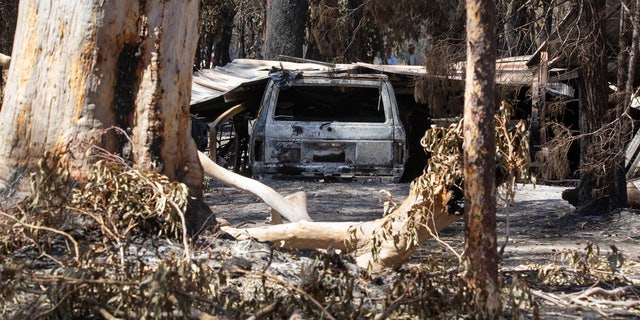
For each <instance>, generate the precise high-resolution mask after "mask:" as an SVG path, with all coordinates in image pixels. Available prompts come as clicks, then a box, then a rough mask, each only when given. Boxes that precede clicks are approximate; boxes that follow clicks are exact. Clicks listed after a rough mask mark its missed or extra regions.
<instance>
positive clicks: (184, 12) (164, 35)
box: [0, 0, 203, 226]
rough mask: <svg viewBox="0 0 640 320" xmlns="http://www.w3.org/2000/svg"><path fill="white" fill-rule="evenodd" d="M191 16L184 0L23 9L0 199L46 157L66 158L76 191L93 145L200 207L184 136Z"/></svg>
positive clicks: (4, 117) (1, 130)
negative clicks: (164, 181)
mask: <svg viewBox="0 0 640 320" xmlns="http://www.w3.org/2000/svg"><path fill="white" fill-rule="evenodd" d="M197 10H198V2H197V1H183V0H170V1H129V2H117V1H115V2H114V1H106V2H104V1H98V0H83V1H72V2H69V1H60V2H52V3H50V2H46V1H45V2H42V1H40V2H33V1H22V2H21V3H20V9H19V15H18V26H17V29H16V37H15V39H16V40H15V44H14V51H13V60H12V64H11V68H10V71H9V77H8V81H7V87H6V92H7V95H6V96H5V99H4V105H3V108H2V110H1V111H0V124H1V125H0V136H1V137H2V142H1V143H0V190H3V191H6V190H14V189H16V188H17V189H18V190H25V189H26V188H25V185H26V183H27V182H28V181H26V180H28V179H23V177H24V176H25V175H27V174H28V172H30V171H31V170H33V169H34V168H35V167H36V164H37V162H38V160H39V159H41V158H42V157H43V155H45V154H49V155H52V156H56V155H61V154H65V153H67V154H70V155H71V156H70V157H68V158H69V163H68V167H69V170H70V174H71V176H72V178H73V179H74V180H75V181H82V180H83V179H84V178H85V177H84V175H85V174H86V172H87V169H88V167H89V166H90V165H91V163H92V162H94V161H95V159H94V158H92V155H93V154H94V153H93V152H92V151H94V150H95V149H93V148H91V146H94V145H95V146H98V147H100V148H103V149H105V150H107V151H109V152H112V153H116V154H119V155H121V156H122V157H123V158H124V159H125V160H126V161H129V162H130V163H131V164H132V166H134V168H142V169H144V168H155V169H156V170H159V171H161V172H162V173H164V174H165V175H166V176H168V177H169V178H170V179H171V180H175V181H180V182H183V183H185V184H186V185H187V186H188V187H189V190H190V194H191V196H192V197H194V198H201V196H202V180H203V172H202V168H201V166H200V163H199V161H198V158H197V153H196V146H195V144H194V141H193V139H192V138H191V136H190V130H185V128H189V100H190V96H189V94H188V93H189V92H190V90H191V79H192V73H191V70H192V64H193V54H194V52H195V45H196V40H197V20H196V19H194V17H196V16H197V13H198V12H197ZM52 21H56V23H51V22H52ZM114 127H115V128H119V129H121V130H118V131H122V132H127V133H128V136H129V137H128V138H126V137H124V136H122V135H118V134H117V131H116V130H112V129H111V128H114ZM193 204H197V201H194V203H193ZM195 208H196V207H194V206H192V207H191V209H195ZM192 212H193V213H194V214H192V215H190V217H191V218H192V221H191V222H192V226H193V225H196V224H198V221H196V220H198V219H197V218H198V217H199V216H198V215H197V214H195V212H196V210H193V211H192Z"/></svg>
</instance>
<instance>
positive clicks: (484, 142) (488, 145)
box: [464, 0, 502, 319]
mask: <svg viewBox="0 0 640 320" xmlns="http://www.w3.org/2000/svg"><path fill="white" fill-rule="evenodd" d="M495 28H496V6H495V1H493V0H467V75H466V83H465V94H464V97H465V99H464V101H465V102H464V145H465V146H466V147H465V148H464V149H465V152H464V199H465V201H464V205H465V228H464V229H465V260H466V263H467V275H466V278H467V285H468V287H469V288H470V289H471V290H472V292H473V296H472V297H471V303H472V305H473V307H474V308H475V309H476V312H477V315H478V317H479V318H484V319H494V318H497V317H498V316H499V315H500V313H501V310H502V309H501V305H500V285H499V283H498V252H497V236H496V162H495V154H496V140H495V134H494V128H495V126H494V117H495V115H496V102H495V99H496V94H495V70H496V65H495V61H496V54H497V53H496V51H497V43H496V35H495V30H496V29H495Z"/></svg>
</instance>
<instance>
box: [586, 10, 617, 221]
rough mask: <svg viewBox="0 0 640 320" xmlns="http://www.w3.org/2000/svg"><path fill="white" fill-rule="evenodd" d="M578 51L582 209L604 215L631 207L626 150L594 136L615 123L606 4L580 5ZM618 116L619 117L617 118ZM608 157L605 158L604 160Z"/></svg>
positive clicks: (603, 138) (599, 136)
mask: <svg viewBox="0 0 640 320" xmlns="http://www.w3.org/2000/svg"><path fill="white" fill-rule="evenodd" d="M579 6H580V10H579V12H580V13H581V14H580V17H579V21H578V24H579V29H580V30H581V33H582V38H581V40H580V43H581V45H580V46H579V47H578V60H579V63H580V77H579V84H578V88H579V95H580V96H579V98H580V115H579V126H580V132H581V133H582V136H581V138H580V167H581V172H580V181H579V183H578V206H579V207H581V208H582V209H583V212H585V213H591V214H600V213H605V212H607V211H609V210H610V209H612V208H620V207H624V206H626V205H627V191H626V178H625V172H624V158H623V157H624V154H623V153H622V152H620V150H623V148H624V147H623V146H621V145H619V144H617V143H615V141H607V140H606V139H608V138H610V137H607V136H603V135H596V134H594V133H595V132H596V131H597V130H599V129H601V128H602V127H603V125H604V124H605V123H606V122H607V121H610V120H611V119H612V116H611V112H609V106H608V83H607V78H606V77H607V55H606V48H605V44H606V39H605V17H604V16H603V15H602V14H601V13H602V12H604V11H605V8H606V1H605V0H596V1H580V2H579ZM614 111H615V110H614ZM614 116H615V115H614ZM603 155H604V157H602V156H603Z"/></svg>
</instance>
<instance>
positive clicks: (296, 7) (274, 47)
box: [264, 0, 309, 59]
mask: <svg viewBox="0 0 640 320" xmlns="http://www.w3.org/2000/svg"><path fill="white" fill-rule="evenodd" d="M308 8H309V3H308V2H307V0H269V1H267V21H266V22H267V24H266V35H265V49H264V57H265V58H266V59H277V58H278V55H281V54H282V55H288V56H293V57H300V58H301V57H302V46H303V45H304V30H305V25H306V23H307V10H308Z"/></svg>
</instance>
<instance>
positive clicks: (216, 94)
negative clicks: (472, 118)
mask: <svg viewBox="0 0 640 320" xmlns="http://www.w3.org/2000/svg"><path fill="white" fill-rule="evenodd" d="M530 58H531V56H522V57H514V58H507V59H500V60H498V61H496V82H497V83H498V84H503V85H529V84H531V81H532V76H533V73H532V71H531V70H530V69H529V67H527V65H526V62H527V61H528V60H529V59H530ZM272 67H276V68H280V67H283V68H285V69H289V70H296V71H302V72H305V73H329V72H347V71H349V72H358V73H372V72H373V73H387V74H395V75H400V76H405V77H422V76H429V74H428V73H427V71H426V68H425V67H423V66H402V65H376V64H369V63H361V62H358V63H352V64H336V65H329V64H324V63H310V62H309V63H296V62H286V61H270V60H253V59H236V60H233V61H232V62H231V63H229V64H227V65H225V66H222V67H216V68H214V69H203V70H200V71H198V72H196V73H195V74H194V76H193V84H192V88H191V106H192V108H194V106H196V107H195V108H196V109H198V110H199V111H207V110H209V111H210V110H213V112H214V113H216V112H223V111H224V110H225V109H226V108H227V107H228V104H229V103H233V101H236V100H242V97H246V95H244V96H243V94H242V92H244V91H247V90H248V91H247V92H246V94H249V95H256V94H257V95H259V96H261V95H262V92H261V91H262V90H261V88H263V87H264V85H265V84H266V80H267V79H268V73H269V71H270V70H271V68H272ZM464 67H465V64H464V63H463V62H461V63H458V64H456V65H455V70H456V71H455V72H454V74H453V75H452V76H451V78H453V79H458V80H464ZM255 98H256V99H257V98H259V97H255ZM218 109H221V110H218Z"/></svg>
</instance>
